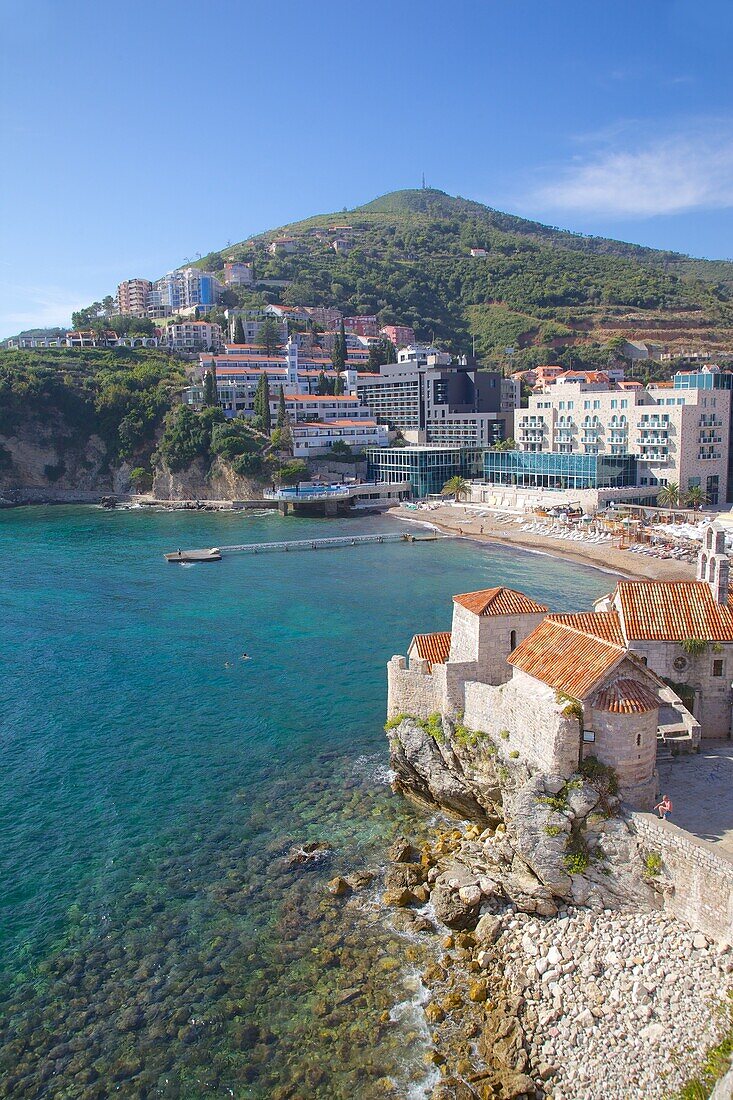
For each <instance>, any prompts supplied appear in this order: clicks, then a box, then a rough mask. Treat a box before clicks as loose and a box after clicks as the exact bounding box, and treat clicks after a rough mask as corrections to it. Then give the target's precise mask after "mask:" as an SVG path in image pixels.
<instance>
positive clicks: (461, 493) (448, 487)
mask: <svg viewBox="0 0 733 1100" xmlns="http://www.w3.org/2000/svg"><path fill="white" fill-rule="evenodd" d="M470 491H471V486H470V484H469V483H468V482H467V481H466V479H465V477H459V476H456V477H452V478H451V479H450V481H446V483H445V485H444V486H443V488H442V489H441V490H440V494H441V496H444V497H450V496H452V497H453V498H454V500H455V501H456V503H457V502H458V501H459V500H460V499H461V497H465V496H468V494H469V493H470Z"/></svg>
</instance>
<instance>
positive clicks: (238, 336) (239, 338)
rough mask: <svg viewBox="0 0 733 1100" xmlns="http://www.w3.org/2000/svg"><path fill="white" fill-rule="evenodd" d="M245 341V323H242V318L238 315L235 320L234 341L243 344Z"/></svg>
mask: <svg viewBox="0 0 733 1100" xmlns="http://www.w3.org/2000/svg"><path fill="white" fill-rule="evenodd" d="M244 342H245V340H244V325H243V324H242V318H241V317H237V319H236V321H235V322H234V343H235V344H243V343H244Z"/></svg>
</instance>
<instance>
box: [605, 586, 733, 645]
mask: <svg viewBox="0 0 733 1100" xmlns="http://www.w3.org/2000/svg"><path fill="white" fill-rule="evenodd" d="M616 602H617V606H618V607H619V611H620V616H621V624H622V627H623V630H624V633H625V635H626V637H627V638H628V639H629V641H635V640H638V641H668V642H681V641H684V640H685V639H686V638H704V639H705V640H706V641H709V642H733V610H731V604H730V600H729V603H728V606H727V607H721V606H720V605H719V604H717V603H716V602H715V600H714V598H713V594H712V591H711V589H710V587H709V586H708V584H707V583H706V582H704V581H619V584H618V588H617V590H616Z"/></svg>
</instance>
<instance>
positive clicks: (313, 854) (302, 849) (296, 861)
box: [288, 840, 332, 867]
mask: <svg viewBox="0 0 733 1100" xmlns="http://www.w3.org/2000/svg"><path fill="white" fill-rule="evenodd" d="M331 850H332V847H331V845H330V844H329V843H328V841H327V840H315V841H311V842H309V843H308V844H302V845H300V846H298V847H295V848H291V850H290V852H289V854H288V867H299V866H301V865H302V864H304V863H315V862H317V861H318V860H319V859H323V858H324V857H325V856H327V855H328V854H329V852H330V851H331Z"/></svg>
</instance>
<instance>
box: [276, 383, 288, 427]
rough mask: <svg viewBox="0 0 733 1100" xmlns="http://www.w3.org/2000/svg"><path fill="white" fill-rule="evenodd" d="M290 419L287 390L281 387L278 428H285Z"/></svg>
mask: <svg viewBox="0 0 733 1100" xmlns="http://www.w3.org/2000/svg"><path fill="white" fill-rule="evenodd" d="M287 419H288V408H287V405H286V404H285V391H284V389H283V388H282V386H281V387H280V396H279V398H278V402H277V426H278V428H284V427H285V425H286V423H287Z"/></svg>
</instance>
